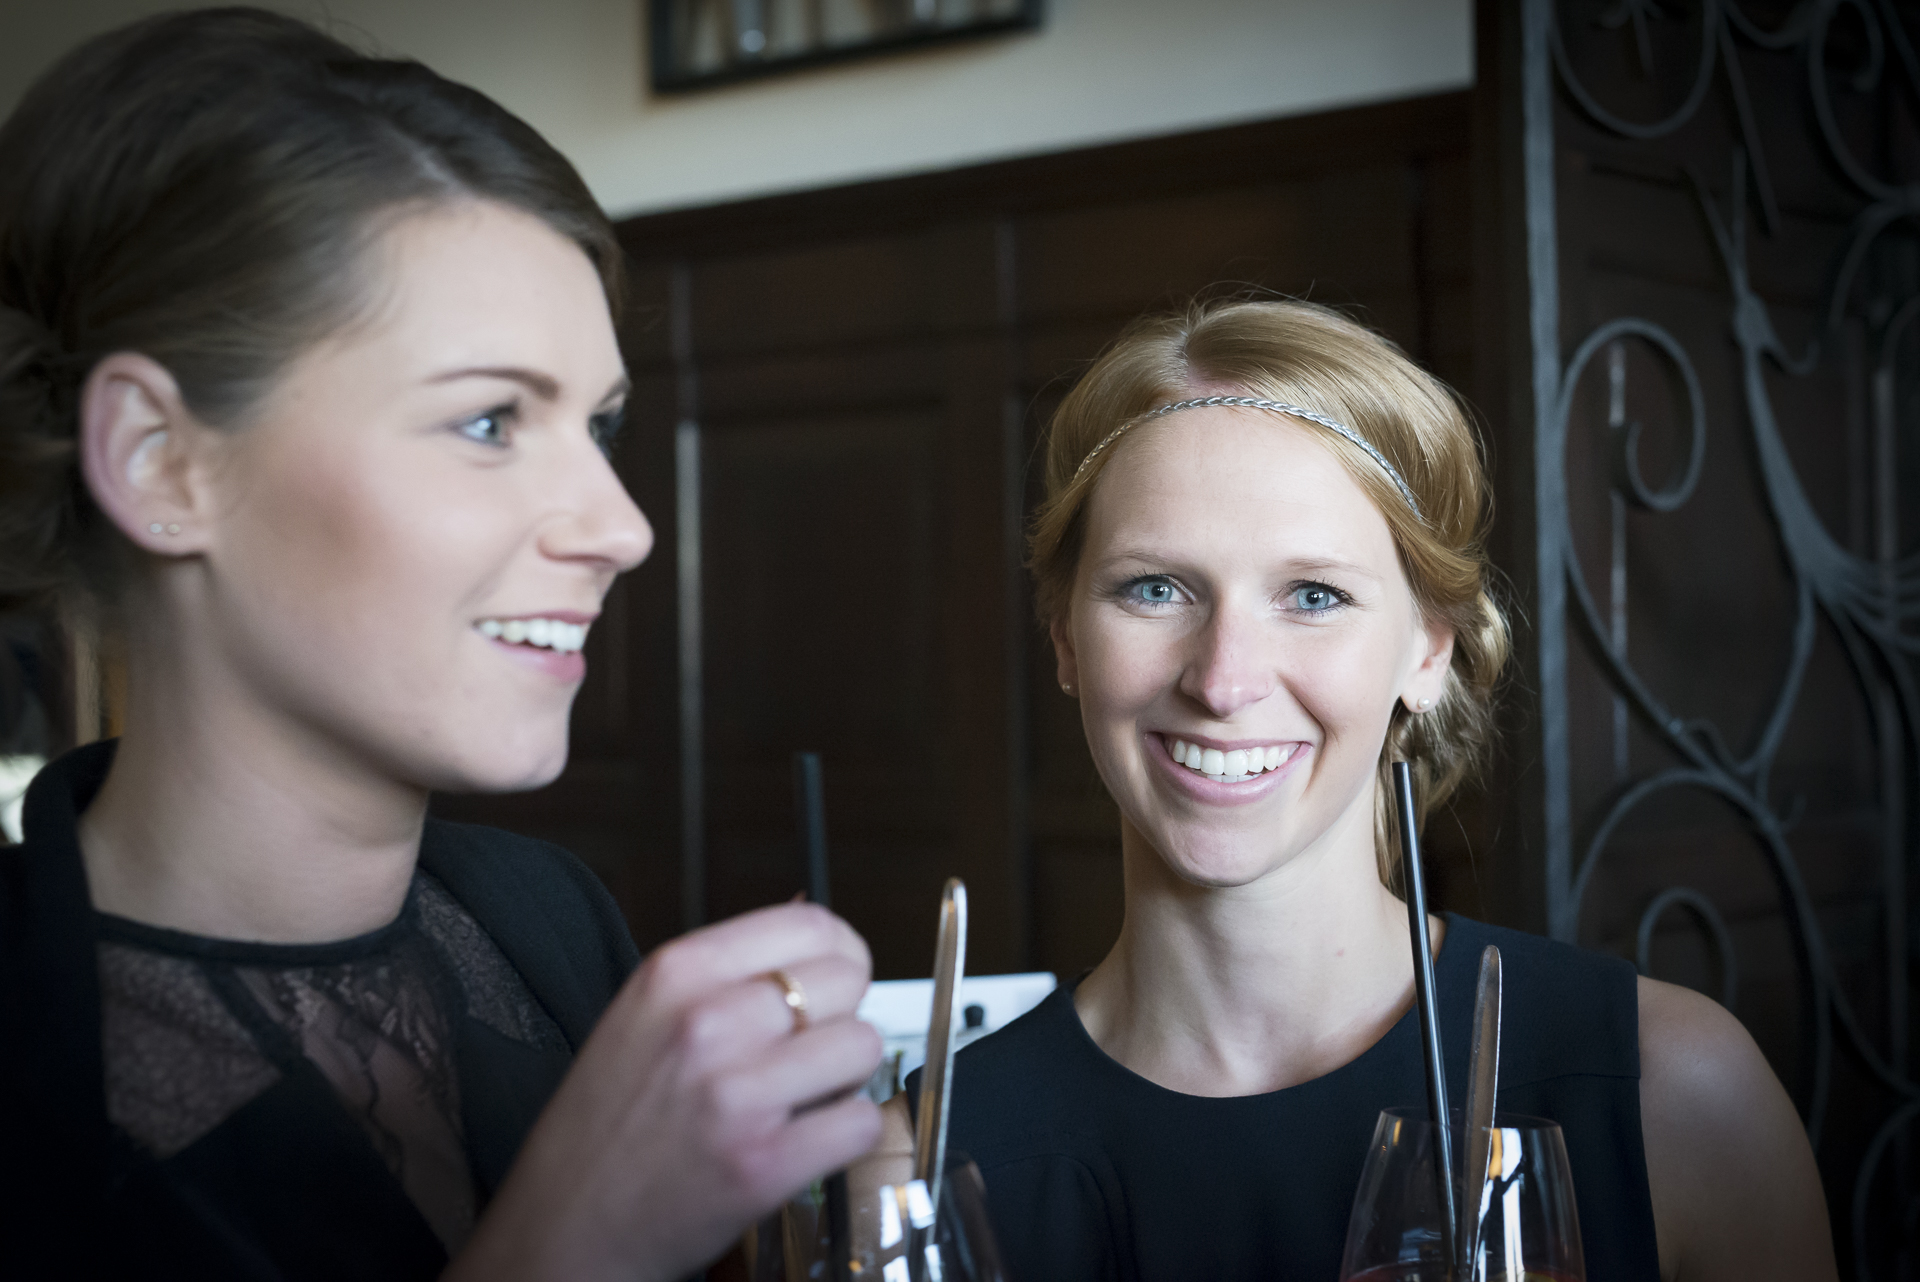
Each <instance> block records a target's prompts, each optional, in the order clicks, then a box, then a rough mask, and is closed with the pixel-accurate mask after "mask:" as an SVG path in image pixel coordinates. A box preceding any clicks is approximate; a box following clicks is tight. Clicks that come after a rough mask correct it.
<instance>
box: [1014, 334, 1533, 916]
mask: <svg viewBox="0 0 1920 1282" xmlns="http://www.w3.org/2000/svg"><path fill="white" fill-rule="evenodd" d="M1214 394H1230V395H1238V396H1249V397H1257V398H1260V399H1263V400H1273V401H1283V402H1286V403H1288V404H1292V405H1298V406H1302V407H1304V408H1307V409H1311V410H1314V411H1316V412H1318V413H1320V414H1324V415H1326V416H1327V417H1329V418H1332V419H1335V420H1337V421H1339V422H1341V423H1344V424H1346V425H1347V426H1348V427H1350V428H1352V429H1353V430H1354V431H1355V432H1356V433H1358V434H1359V435H1360V436H1362V437H1364V438H1365V439H1366V440H1367V441H1369V442H1370V443H1371V444H1372V445H1373V447H1374V448H1375V449H1377V450H1379V451H1380V453H1381V454H1382V455H1384V456H1385V457H1386V458H1387V460H1388V461H1389V462H1390V463H1392V464H1393V466H1394V467H1395V468H1396V469H1398V470H1399V472H1400V475H1401V476H1402V477H1403V478H1405V480H1406V483H1407V486H1408V488H1410V489H1411V490H1412V491H1413V494H1414V497H1415V499H1416V501H1417V502H1418V503H1419V508H1420V511H1419V513H1418V514H1416V513H1415V512H1414V511H1413V510H1412V509H1411V508H1410V507H1408V505H1407V501H1406V499H1405V498H1404V497H1403V496H1402V495H1401V493H1400V491H1399V489H1398V487H1397V486H1395V484H1394V482H1393V480H1392V478H1391V477H1390V476H1388V474H1387V473H1386V472H1385V471H1384V470H1382V469H1381V467H1380V465H1379V464H1378V463H1376V462H1375V461H1374V460H1373V459H1372V458H1370V457H1369V456H1368V455H1367V454H1366V452H1365V451H1364V450H1362V449H1361V448H1360V447H1359V446H1357V445H1355V444H1353V443H1352V442H1350V441H1348V440H1346V439H1345V438H1344V437H1342V436H1340V435H1339V434H1338V433H1336V432H1334V431H1331V430H1329V429H1326V428H1316V427H1315V426H1314V425H1313V424H1312V423H1310V422H1307V421H1305V420H1298V419H1295V420H1291V421H1294V422H1298V423H1300V425H1301V426H1302V427H1305V428H1306V429H1307V430H1309V431H1316V432H1318V434H1319V435H1320V438H1321V440H1322V443H1323V444H1325V445H1326V447H1327V448H1328V449H1329V450H1332V451H1333V453H1334V455H1335V456H1336V457H1338V458H1339V459H1340V461H1341V463H1342V464H1344V465H1345V467H1346V469H1347V471H1348V473H1349V474H1350V475H1352V477H1353V479H1354V480H1355V481H1356V482H1357V483H1358V484H1359V485H1360V488H1361V489H1363V490H1365V491H1366V493H1367V495H1368V497H1369V498H1371V499H1372V500H1373V504H1374V506H1375V507H1376V508H1378V509H1379V510H1380V513H1381V514H1382V515H1383V516H1385V517H1386V520H1387V526H1388V528H1389V529H1390V530H1391V531H1392V533H1393V541H1394V546H1395V547H1396V548H1397V549H1398V551H1399V554H1400V566H1401V570H1402V571H1403V572H1404V573H1405V575H1406V577H1407V582H1408V584H1409V585H1410V586H1411V587H1412V589H1413V597H1414V601H1415V603H1416V604H1417V605H1418V606H1419V609H1420V611H1421V614H1422V615H1423V616H1424V617H1425V618H1428V619H1439V620H1444V621H1445V622H1446V624H1447V625H1448V626H1449V627H1451V628H1452V629H1453V638H1454V639H1453V660H1452V665H1451V667H1450V669H1449V671H1448V673H1447V679H1446V686H1445V689H1444V691H1443V692H1442V694H1441V696H1440V699H1439V701H1438V703H1437V704H1436V705H1435V706H1434V707H1433V709H1432V710H1431V711H1429V712H1426V713H1423V714H1421V715H1419V716H1415V715H1414V714H1413V713H1411V712H1409V711H1408V710H1407V709H1406V707H1405V706H1404V705H1402V704H1400V703H1399V702H1398V701H1396V702H1395V704H1394V709H1393V715H1392V721H1391V723H1390V724H1389V726H1388V729H1387V738H1386V742H1385V744H1384V745H1383V746H1382V747H1381V750H1380V763H1379V777H1378V782H1377V786H1376V788H1375V790H1374V794H1375V795H1374V853H1375V858H1376V860H1377V861H1378V865H1379V871H1380V880H1381V881H1382V882H1383V883H1384V884H1386V885H1388V886H1390V887H1395V888H1396V889H1397V888H1398V884H1399V876H1398V860H1397V859H1396V858H1395V854H1394V852H1395V849H1396V847H1397V846H1398V844H1399V843H1398V840H1397V838H1396V837H1395V836H1394V825H1393V823H1392V814H1393V781H1392V777H1391V774H1390V767H1391V763H1392V762H1394V761H1396V760H1404V761H1407V762H1409V763H1411V764H1412V766H1413V775H1414V782H1415V788H1416V793H1417V796H1418V798H1419V800H1418V806H1419V818H1420V821H1421V822H1422V823H1424V822H1425V821H1426V817H1427V814H1428V813H1429V812H1430V811H1431V810H1432V809H1433V808H1434V807H1436V806H1439V805H1441V804H1443V803H1444V802H1445V801H1446V800H1447V799H1448V798H1449V797H1451V796H1452V795H1453V794H1454V793H1455V792H1456V791H1457V790H1458V789H1459V788H1460V786H1461V785H1462V784H1463V783H1465V782H1467V781H1468V780H1469V779H1471V778H1473V777H1474V776H1475V775H1476V774H1477V773H1478V771H1479V770H1481V769H1482V768H1483V767H1484V765H1485V764H1486V760H1487V757H1488V756H1489V754H1490V752H1491V750H1492V746H1493V740H1494V733H1495V725H1494V698H1495V693H1496V690H1497V688H1498V684H1499V680H1500V674H1501V671H1502V669H1503V668H1504V667H1505V665H1506V661H1507V652H1508V649H1509V644H1510V643H1509V634H1508V629H1507V619H1506V615H1505V613H1504V612H1503V611H1502V610H1501V608H1500V606H1499V604H1498V603H1497V602H1496V601H1495V600H1494V598H1493V595H1492V592H1491V591H1490V588H1491V580H1492V566H1491V564H1490V563H1489V561H1488V560H1487V554H1486V549H1485V541H1486V532H1487V527H1488V525H1489V523H1490V521H1491V517H1492V510H1491V509H1492V505H1491V502H1490V495H1489V492H1488V486H1487V478H1486V470H1485V467H1484V466H1483V463H1482V459H1481V453H1480V444H1479V441H1478V439H1477V438H1476V436H1475V434H1474V432H1473V429H1472V428H1471V427H1470V426H1469V425H1468V421H1467V415H1466V412H1465V410H1464V409H1463V407H1462V406H1461V403H1460V401H1459V399H1458V398H1457V397H1456V396H1455V395H1454V393H1453V391H1452V390H1451V389H1449V388H1448V387H1447V386H1446V385H1445V384H1444V383H1442V382H1440V381H1439V380H1438V379H1436V378H1434V377H1433V376H1432V375H1431V374H1428V373H1427V372H1426V371H1425V370H1422V369H1421V368H1420V367H1419V366H1417V365H1415V364H1414V363H1413V362H1412V361H1411V360H1409V359H1408V358H1407V356H1406V354H1405V353H1404V352H1402V351H1401V350H1400V349H1399V348H1398V347H1396V346H1394V344H1393V343H1391V342H1389V341H1388V340H1387V339H1385V338H1383V337H1381V336H1380V335H1379V334H1376V333H1374V332H1373V331H1372V330H1369V329H1367V328H1365V327H1364V326H1361V325H1358V324H1356V323H1354V322H1353V321H1350V320H1348V319H1347V318H1346V317H1344V316H1341V315H1339V314H1338V313H1336V312H1333V311H1330V310H1329V309H1327V308H1325V307H1320V306H1316V305H1314V304H1312V303H1302V302H1294V301H1291V300H1260V301H1245V300H1242V301H1223V302H1208V303H1196V304H1194V305H1193V306H1192V307H1190V308H1188V309H1187V310H1186V311H1184V312H1181V313H1175V314H1169V315H1158V316H1148V317H1144V318H1142V319H1141V320H1139V321H1136V322H1135V323H1134V324H1133V325H1131V326H1129V327H1128V329H1127V330H1126V332H1125V333H1123V334H1122V335H1121V336H1120V338H1119V339H1118V340H1116V341H1115V342H1114V344H1113V346H1111V347H1109V348H1108V349H1107V351H1106V352H1105V353H1104V354H1103V355H1102V356H1101V357H1100V359H1099V360H1097V361H1095V362H1094V364H1093V367H1092V368H1091V369H1089V370H1088V371H1087V373H1086V376H1085V377H1084V378H1082V379H1081V380H1080V382H1079V384H1078V385H1077V386H1076V387H1075V388H1074V389H1073V391H1072V392H1070V393H1069V394H1068V395H1067V398H1066V399H1065V400H1064V401H1062V402H1061V404H1060V408H1059V409H1058V410H1056V411H1055V412H1054V416H1053V421H1052V423H1051V424H1050V425H1049V427H1048V430H1047V441H1046V486H1047V489H1046V499H1045V501H1043V502H1042V503H1041V505H1040V508H1039V510H1038V512H1037V513H1036V514H1035V516H1034V522H1033V529H1032V535H1031V539H1030V543H1029V553H1030V555H1029V560H1028V567H1029V568H1030V569H1031V570H1032V572H1033V576H1034V584H1035V593H1036V596H1037V599H1038V604H1039V610H1040V616H1041V619H1042V621H1043V622H1046V623H1048V624H1051V623H1052V622H1053V621H1054V620H1055V619H1056V618H1057V617H1059V616H1060V615H1061V614H1063V613H1064V612H1065V611H1066V608H1067V602H1068V598H1069V596H1070V594H1071V592H1072V588H1073V582H1074V577H1075V575H1076V573H1077V572H1078V569H1079V564H1080V552H1081V544H1082V541H1083V539H1084V537H1085V526H1086V521H1085V512H1086V506H1087V499H1088V497H1089V496H1090V495H1091V494H1092V493H1093V489H1094V487H1095V486H1096V485H1098V484H1099V483H1100V476H1101V473H1102V472H1103V471H1104V470H1105V468H1106V466H1107V464H1108V462H1109V461H1110V460H1111V459H1112V457H1113V454H1114V453H1115V452H1116V451H1115V449H1114V448H1108V449H1105V450H1102V451H1101V452H1100V453H1099V454H1097V455H1095V456H1094V457H1093V458H1092V459H1090V460H1087V455H1088V453H1089V451H1091V450H1092V449H1093V448H1094V447H1095V446H1096V445H1098V444H1099V443H1100V442H1101V441H1102V440H1104V439H1105V438H1106V437H1107V436H1108V434H1109V433H1111V432H1112V431H1113V430H1114V429H1115V428H1116V427H1119V426H1120V425H1122V424H1124V423H1128V422H1130V421H1132V420H1135V419H1138V418H1140V417H1142V416H1144V415H1146V414H1149V413H1150V412H1152V411H1153V410H1155V409H1158V408H1159V407H1160V406H1162V405H1165V404H1168V403H1170V402H1173V401H1178V400H1182V399H1185V398H1188V397H1194V396H1208V395H1214ZM1121 439H1122V441H1124V440H1125V438H1124V437H1122V438H1121ZM1118 444H1120V442H1115V445H1116V446H1117V445H1118ZM1082 460H1087V465H1086V467H1085V469H1084V470H1079V471H1078V472H1077V474H1076V470H1077V469H1080V467H1081V462H1082Z"/></svg>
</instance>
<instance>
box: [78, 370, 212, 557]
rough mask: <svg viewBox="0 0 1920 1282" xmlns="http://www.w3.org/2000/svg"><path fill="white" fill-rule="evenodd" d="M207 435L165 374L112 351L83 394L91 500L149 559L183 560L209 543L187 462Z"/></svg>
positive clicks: (84, 458) (85, 470)
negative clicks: (147, 553) (183, 556)
mask: <svg viewBox="0 0 1920 1282" xmlns="http://www.w3.org/2000/svg"><path fill="white" fill-rule="evenodd" d="M205 430H206V429H205V428H204V427H203V426H201V424H200V423H199V422H197V421H196V420H195V419H194V418H193V416H192V415H191V414H189V413H188V412H187V408H186V403H185V402H184V401H183V400H182V399H181V396H180V385H179V384H178V383H176V382H175V381H174V378H173V375H172V374H169V373H168V372H167V370H166V367H165V366H163V365H161V364H160V363H159V362H158V361H155V360H153V359H151V358H150V357H146V356H141V355H139V354H138V353H136V352H115V353H114V354H112V355H111V356H108V357H105V358H104V359H102V360H101V361H100V362H99V364H97V365H95V366H94V367H93V370H92V372H91V373H89V374H88V375H87V382H86V386H85V387H84V388H82V389H81V393H80V466H81V471H82V474H83V475H84V476H85V477H86V479H87V488H88V490H90V491H91V492H92V494H93V501H94V502H95V503H97V504H99V505H100V510H101V511H102V512H105V513H106V514H107V517H108V519H110V520H111V521H112V522H113V523H114V524H115V525H117V526H119V527H120V532H121V533H122V534H125V535H126V536H127V538H129V539H131V540H132V541H133V543H134V544H135V545H136V546H138V547H140V548H143V549H145V550H146V551H148V552H152V553H155V554H156V555H160V556H180V555H183V554H186V553H190V552H197V551H199V550H200V549H201V547H202V544H203V542H204V538H205V534H206V531H205V530H204V528H202V527H203V521H202V518H203V513H202V511H201V510H200V509H201V508H202V506H203V504H200V503H196V501H195V500H196V499H198V498H199V497H201V496H200V495H198V494H197V493H196V490H197V488H198V487H197V486H196V485H195V477H194V474H193V468H192V466H191V463H192V459H191V457H190V455H191V452H192V449H193V447H194V445H195V444H197V442H198V437H199V435H200V434H201V433H203V432H204V431H205Z"/></svg>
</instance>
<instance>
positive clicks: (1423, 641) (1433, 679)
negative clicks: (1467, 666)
mask: <svg viewBox="0 0 1920 1282" xmlns="http://www.w3.org/2000/svg"><path fill="white" fill-rule="evenodd" d="M1415 644H1416V645H1418V646H1419V653H1418V655H1417V656H1416V662H1415V663H1414V665H1413V671H1412V672H1411V673H1409V674H1408V675H1407V680H1406V682H1405V683H1404V684H1403V685H1402V686H1401V689H1400V702H1402V703H1404V704H1406V705H1407V709H1408V710H1409V711H1411V712H1431V711H1433V709H1434V706H1435V705H1437V704H1438V703H1439V702H1440V696H1441V695H1442V694H1444V693H1446V689H1447V671H1448V669H1449V668H1451V667H1452V666H1453V629H1452V628H1450V627H1448V626H1447V625H1446V624H1444V623H1439V622H1435V623H1428V624H1423V625H1421V628H1420V633H1419V636H1418V638H1417V639H1416V642H1415Z"/></svg>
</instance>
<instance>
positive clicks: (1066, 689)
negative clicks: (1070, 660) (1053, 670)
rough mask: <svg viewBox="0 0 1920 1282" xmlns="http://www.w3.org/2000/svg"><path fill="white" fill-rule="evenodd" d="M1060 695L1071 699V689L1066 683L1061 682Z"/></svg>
mask: <svg viewBox="0 0 1920 1282" xmlns="http://www.w3.org/2000/svg"><path fill="white" fill-rule="evenodd" d="M1060 693H1061V694H1064V695H1066V696H1067V697H1068V698H1072V697H1073V687H1072V686H1070V685H1068V684H1067V683H1066V682H1064V681H1062V682H1061V683H1060Z"/></svg>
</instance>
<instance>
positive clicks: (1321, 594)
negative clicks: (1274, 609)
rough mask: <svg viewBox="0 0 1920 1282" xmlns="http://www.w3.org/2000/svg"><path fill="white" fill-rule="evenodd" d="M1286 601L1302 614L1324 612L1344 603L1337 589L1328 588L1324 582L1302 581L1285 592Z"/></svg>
mask: <svg viewBox="0 0 1920 1282" xmlns="http://www.w3.org/2000/svg"><path fill="white" fill-rule="evenodd" d="M1287 602H1288V604H1290V605H1291V606H1292V607H1293V608H1294V609H1296V610H1299V611H1300V612H1301V613H1303V614H1325V613H1326V612H1327V611H1329V610H1332V609H1334V608H1335V607H1337V606H1341V605H1344V604H1346V600H1345V598H1344V597H1343V596H1342V595H1341V593H1340V591H1339V589H1337V588H1330V587H1328V586H1327V585H1326V584H1324V583H1302V584H1301V585H1300V586H1299V587H1297V588H1295V589H1294V590H1293V591H1291V592H1289V593H1288V594H1287Z"/></svg>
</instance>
